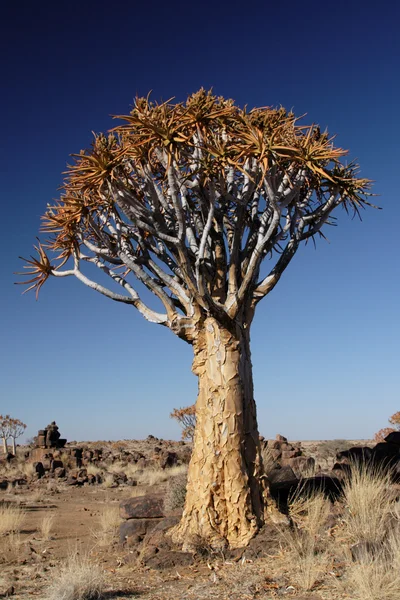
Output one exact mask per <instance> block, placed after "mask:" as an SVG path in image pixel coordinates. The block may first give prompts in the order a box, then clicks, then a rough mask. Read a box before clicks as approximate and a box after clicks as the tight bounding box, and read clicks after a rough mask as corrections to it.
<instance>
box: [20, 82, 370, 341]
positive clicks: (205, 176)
mask: <svg viewBox="0 0 400 600" xmlns="http://www.w3.org/2000/svg"><path fill="white" fill-rule="evenodd" d="M119 118H120V119H122V124H121V125H119V126H118V127H116V128H115V129H114V130H113V131H112V132H111V133H109V134H108V135H103V134H99V135H97V134H96V135H94V141H93V143H92V147H91V149H90V150H84V151H81V152H80V153H79V154H78V155H74V162H73V164H72V165H70V166H69V167H68V171H67V172H66V179H65V183H64V186H63V190H62V194H61V197H60V199H59V200H58V201H57V202H56V203H55V204H54V205H52V206H50V205H48V208H47V210H46V212H45V214H44V216H43V218H42V219H43V220H42V231H44V232H45V233H46V234H48V236H49V237H48V239H47V240H46V242H44V243H43V244H42V243H40V242H39V244H38V245H37V246H36V247H35V248H36V250H37V253H38V256H37V257H36V258H34V257H31V258H30V259H28V260H26V265H25V268H26V271H25V272H24V274H25V275H28V276H29V279H28V281H27V283H28V284H29V287H28V290H29V289H35V290H36V293H37V294H38V292H39V291H40V289H41V287H42V285H43V284H44V283H45V282H46V280H47V279H48V278H49V277H50V276H56V277H65V276H71V275H74V276H76V277H77V278H78V279H79V280H80V281H82V282H83V283H85V284H86V285H87V286H89V287H90V288H92V289H95V290H96V291H98V292H100V293H102V294H104V295H105V296H107V297H109V298H111V299H113V300H115V301H118V302H124V303H127V304H132V305H133V306H135V307H136V308H137V309H138V310H139V311H140V312H141V313H142V315H143V316H144V317H145V318H146V319H147V320H149V321H152V322H156V323H159V324H162V325H166V326H169V327H170V328H171V329H172V330H173V331H174V332H175V333H177V334H178V335H180V336H181V337H182V338H184V339H186V340H187V341H189V342H190V341H192V339H193V328H194V327H195V324H196V323H197V322H198V321H199V319H200V318H201V315H204V314H208V315H213V316H215V317H217V318H219V319H224V320H225V321H227V322H229V321H233V320H235V319H236V320H237V319H238V318H239V317H240V315H242V314H243V313H244V312H245V311H246V310H247V309H250V310H254V307H255V305H256V304H257V302H258V301H259V300H261V298H263V297H264V296H265V295H267V294H268V293H269V292H270V291H271V290H272V289H273V288H274V286H275V285H276V283H277V281H278V280H279V278H280V276H281V274H282V273H283V271H284V270H285V268H286V267H287V265H288V264H289V262H290V261H291V259H292V258H293V256H294V254H295V252H296V251H297V248H298V247H299V244H300V243H301V242H303V241H304V242H307V241H308V240H310V239H314V238H315V237H316V236H323V237H324V234H323V232H322V227H323V226H324V225H328V224H332V218H333V217H332V211H333V210H334V209H335V208H336V207H338V206H339V205H342V206H343V207H344V208H345V209H346V211H353V212H355V213H357V214H359V211H360V209H361V208H363V207H365V206H366V205H369V204H370V203H369V202H368V196H370V195H371V194H370V192H369V190H370V181H369V180H367V179H362V178H359V177H358V176H357V170H358V167H357V165H356V164H355V163H349V164H345V163H344V162H343V161H342V159H343V157H344V156H345V155H346V154H347V152H346V151H345V150H343V149H341V148H337V147H335V146H334V143H333V138H331V137H330V136H329V134H328V132H326V131H325V132H321V131H320V129H319V127H318V126H315V125H311V126H304V125H301V124H300V123H299V120H298V119H296V117H295V115H294V114H293V113H291V112H287V111H286V110H285V109H283V108H279V109H274V108H270V107H263V108H255V109H252V110H248V109H247V108H244V109H241V108H239V107H238V106H236V105H235V103H234V102H233V101H232V100H226V99H224V98H221V97H216V96H215V95H213V93H212V92H207V91H204V90H200V91H199V92H197V93H195V94H193V95H191V96H190V97H189V98H188V100H187V101H186V102H184V103H173V102H172V101H167V102H164V103H162V104H157V103H155V102H152V101H150V99H149V98H148V97H147V98H137V99H136V101H135V104H134V107H133V109H132V111H131V113H130V114H129V115H124V116H121V117H119ZM70 259H71V261H72V266H71V268H67V266H66V265H67V263H68V262H69V261H70ZM262 261H265V262H266V263H267V267H268V268H267V275H266V276H263V277H260V266H261V263H262ZM87 263H91V264H92V265H95V266H96V267H97V268H98V269H99V270H100V271H102V273H103V274H105V275H106V276H107V277H108V278H109V281H110V286H111V287H106V286H105V285H103V284H101V283H98V282H97V281H94V280H92V279H90V278H89V276H88V274H86V273H85V272H84V270H85V264H87ZM135 280H136V281H137V280H139V281H140V282H141V283H142V284H143V285H144V286H146V287H147V289H148V290H150V291H151V292H152V293H153V294H155V296H157V298H158V299H159V300H160V301H161V305H162V307H163V308H162V312H157V311H155V310H153V309H151V308H150V307H149V306H147V305H146V304H145V303H144V302H143V300H142V299H141V298H140V296H139V293H138V291H137V289H136V288H135V287H134V282H135ZM118 286H120V292H119V293H118V292H117V291H115V290H116V289H117V288H118ZM28 290H26V291H28Z"/></svg>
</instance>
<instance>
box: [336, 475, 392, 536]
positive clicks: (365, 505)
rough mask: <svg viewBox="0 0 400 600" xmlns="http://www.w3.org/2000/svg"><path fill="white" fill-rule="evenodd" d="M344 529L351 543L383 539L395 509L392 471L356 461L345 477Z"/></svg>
mask: <svg viewBox="0 0 400 600" xmlns="http://www.w3.org/2000/svg"><path fill="white" fill-rule="evenodd" d="M343 488H344V504H345V514H344V517H343V532H344V535H345V538H347V539H348V540H349V541H350V542H351V543H358V542H368V543H373V544H376V543H380V542H382V540H383V538H384V537H385V535H386V533H387V529H388V526H389V522H390V517H391V515H392V513H393V509H394V505H395V502H394V497H393V493H392V490H391V484H390V472H389V471H388V470H387V469H383V468H374V467H372V466H371V465H366V466H365V465H360V464H352V465H351V473H350V475H349V477H348V478H346V480H345V481H344V486H343Z"/></svg>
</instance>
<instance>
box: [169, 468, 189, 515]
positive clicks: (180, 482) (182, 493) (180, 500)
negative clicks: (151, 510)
mask: <svg viewBox="0 0 400 600" xmlns="http://www.w3.org/2000/svg"><path fill="white" fill-rule="evenodd" d="M186 486H187V473H180V474H179V475H176V476H175V477H172V478H171V479H170V480H169V482H168V487H167V491H166V493H165V496H164V508H165V510H166V511H168V512H170V511H173V510H176V509H177V508H183V506H184V505H185V499H186Z"/></svg>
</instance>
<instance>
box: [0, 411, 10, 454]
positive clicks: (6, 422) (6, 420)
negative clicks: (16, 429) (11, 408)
mask: <svg viewBox="0 0 400 600" xmlns="http://www.w3.org/2000/svg"><path fill="white" fill-rule="evenodd" d="M0 437H1V439H2V441H3V451H4V454H8V445H7V442H8V440H9V439H10V437H11V417H10V415H5V416H4V417H3V415H0Z"/></svg>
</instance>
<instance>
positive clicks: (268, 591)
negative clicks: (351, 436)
mask: <svg viewBox="0 0 400 600" xmlns="http://www.w3.org/2000/svg"><path fill="white" fill-rule="evenodd" d="M276 442H279V444H277V443H276ZM354 444H356V442H355V441H354V442H351V443H349V442H347V443H344V442H343V441H341V440H335V441H334V442H332V441H328V442H302V443H301V445H299V443H296V442H291V443H289V442H287V440H285V439H284V438H282V437H279V438H278V439H277V440H270V441H268V442H267V441H264V443H263V446H264V450H263V452H264V454H265V457H266V459H267V461H268V460H270V461H272V462H271V463H270V469H271V472H272V479H273V478H274V474H275V477H276V475H277V472H279V471H281V472H282V473H283V472H284V470H285V469H291V471H292V473H293V477H294V478H295V480H296V481H298V477H300V476H301V474H300V473H299V472H298V464H299V461H297V463H296V465H295V464H294V463H291V465H292V466H290V465H289V464H281V463H282V462H283V463H285V460H288V459H297V458H299V457H304V459H305V460H304V461H300V462H304V463H306V461H308V463H307V465H308V466H307V468H308V469H310V466H312V465H311V463H310V461H309V460H308V459H309V458H312V459H314V461H313V472H312V473H311V472H308V473H306V475H303V476H301V481H304V480H305V478H307V479H308V480H310V478H311V479H312V478H313V477H314V476H315V475H316V474H317V476H320V474H321V473H322V474H325V475H326V474H327V473H328V472H329V474H330V476H332V474H333V472H332V467H333V466H334V463H335V460H336V458H337V457H336V455H337V453H338V452H339V453H340V452H342V453H346V450H347V448H348V447H349V446H352V445H354ZM356 445H359V446H365V445H367V444H366V443H365V442H360V441H358V442H357V444H356ZM369 445H370V446H373V444H372V443H370V444H369ZM68 447H69V448H74V447H82V448H84V454H85V452H86V453H88V454H86V458H83V461H86V464H83V465H81V466H80V467H79V468H78V467H76V465H74V464H72V465H71V466H67V468H66V472H65V474H64V476H63V477H59V476H57V475H56V474H55V470H54V471H53V472H52V471H51V464H47V465H45V467H46V469H45V473H44V476H42V477H41V478H38V475H37V471H36V469H35V470H34V471H33V470H32V466H31V463H26V462H25V460H23V456H24V453H25V451H26V449H24V448H20V449H19V458H18V463H17V464H15V463H16V461H14V464H12V462H13V461H11V463H10V464H6V463H4V462H3V464H2V465H0V482H1V481H2V482H3V484H2V485H0V488H2V489H0V510H2V509H3V514H2V515H1V514H0V531H1V522H2V521H1V518H3V522H4V519H5V518H6V517H5V516H4V515H6V510H5V509H7V507H11V508H12V509H15V510H16V511H17V512H18V511H19V512H20V516H21V520H20V523H19V525H18V527H17V526H16V527H15V528H14V533H10V532H7V531H6V532H3V534H0V567H1V571H0V595H1V593H2V594H3V596H6V595H7V594H8V595H9V596H11V595H12V596H13V597H15V598H21V599H22V598H23V599H27V598H28V597H29V598H30V597H35V596H36V597H38V598H41V599H45V598H49V599H50V600H61V598H62V599H64V598H65V600H72V598H73V597H72V596H68V595H66V596H65V597H64V596H60V595H59V593H58V596H55V595H54V594H55V593H54V591H53V592H51V591H49V590H51V586H52V584H54V582H56V581H57V580H58V579H59V576H60V573H62V572H63V569H64V568H65V564H66V561H67V560H68V557H70V556H75V557H76V556H78V560H80V559H82V561H83V562H85V561H87V562H88V564H89V565H90V566H91V568H93V569H95V568H99V569H100V571H101V577H104V584H103V588H102V589H103V591H102V594H103V595H102V597H103V598H116V599H118V598H120V599H128V598H132V599H133V598H141V599H144V600H158V599H160V600H161V599H163V600H172V599H173V600H184V599H185V600H186V599H193V600H202V599H208V598H213V599H215V600H223V599H228V598H229V599H233V600H247V599H248V600H250V599H256V598H257V599H272V598H279V597H284V598H285V597H287V598H293V599H295V600H318V599H319V600H324V599H328V598H354V599H356V600H361V599H362V600H382V599H383V598H384V597H385V599H387V600H392V599H393V600H395V598H397V597H398V596H396V595H392V596H391V595H387V596H383V595H382V596H381V597H379V596H376V597H375V596H374V595H370V596H368V595H366V592H365V590H364V588H363V587H362V585H363V584H362V583H360V584H357V583H356V582H355V578H356V575H357V572H356V571H357V569H356V567H357V566H358V564H359V563H358V562H357V560H356V562H354V561H353V558H354V557H353V558H352V552H353V554H354V552H357V551H359V552H361V553H364V554H365V552H364V551H365V548H364V547H363V546H359V544H360V542H361V544H362V543H364V542H365V540H362V539H361V540H358V538H357V535H356V534H354V532H352V531H350V528H349V526H348V522H347V521H348V519H347V517H346V515H347V514H348V513H347V512H346V511H347V508H348V507H346V502H345V501H343V499H340V498H339V499H336V500H335V501H334V502H331V500H329V499H328V500H325V499H323V500H322V501H321V502H322V504H321V505H320V506H319V505H318V502H317V503H314V504H313V505H311V504H309V505H307V504H304V501H303V500H301V499H300V498H297V499H296V498H295V500H294V503H293V505H292V506H291V507H290V510H289V511H288V510H286V511H284V512H286V514H283V515H281V514H280V513H278V512H277V511H273V512H272V513H271V519H270V520H269V522H268V524H267V525H266V527H265V528H264V530H263V531H262V532H261V534H260V535H259V536H257V537H256V538H255V539H254V540H253V542H252V543H251V544H250V546H249V547H248V548H247V549H246V550H244V551H241V552H232V553H229V552H227V553H214V552H213V551H212V550H211V549H210V548H207V547H204V546H203V547H200V546H199V547H198V548H197V549H195V550H194V551H193V552H192V553H191V554H190V555H189V554H187V553H181V552H179V549H176V548H172V547H171V546H170V544H169V542H168V541H167V542H165V536H164V535H163V530H164V529H166V526H167V525H171V524H173V523H174V522H176V520H177V519H178V518H179V514H180V510H181V509H180V508H179V506H176V505H179V503H180V497H179V493H180V491H181V489H182V482H184V477H185V470H186V466H187V461H188V458H189V456H190V445H188V444H182V443H179V442H167V441H163V440H156V439H154V438H148V439H147V440H144V441H140V442H135V441H122V442H112V443H111V442H96V443H86V444H84V443H82V444H76V443H72V444H70V445H69V446H67V448H68ZM96 449H97V450H99V449H101V450H102V459H101V461H98V460H97V461H96V460H95V461H93V457H94V451H95V450H96ZM271 450H274V451H275V454H274V455H273V456H271V452H270V451H271ZM90 452H93V456H92V458H90V459H89V458H88V457H90ZM279 452H280V453H281V454H280V455H279ZM282 453H286V454H285V456H282ZM290 453H292V454H291V455H290V456H289V454H290ZM293 453H294V454H295V455H293ZM67 456H69V457H70V458H71V454H68V453H64V456H63V458H64V461H65V462H66V460H67ZM341 460H342V462H343V463H345V462H346V456H344V457H342V459H341ZM27 465H30V466H27ZM56 468H59V467H56ZM62 468H65V466H63V467H62ZM336 474H338V472H337V473H336ZM90 475H94V476H95V479H94V480H93V479H90V477H89V476H90ZM286 475H287V471H286ZM289 475H290V476H288V475H287V476H286V478H283V479H282V477H281V480H279V477H277V479H276V480H277V482H278V483H277V485H278V487H279V485H282V482H283V483H284V484H285V485H287V482H289V484H290V485H292V484H293V477H292V475H291V474H290V473H289ZM96 477H97V479H96ZM341 477H342V476H341V475H339V479H340V478H341ZM4 482H6V485H4ZM364 485H366V486H367V487H368V482H367V483H366V484H365V482H364ZM385 486H386V487H388V486H387V482H386V483H385ZM367 487H365V490H364V492H363V494H364V495H366V494H369V493H370V492H369V491H368V489H367ZM382 489H383V488H382ZM398 493H399V492H398V485H396V484H395V483H393V482H391V483H390V494H391V496H390V498H389V499H387V502H389V503H390V510H391V515H392V516H391V518H393V514H395V513H396V510H397V513H396V514H397V515H398V516H397V517H396V518H399V516H400V511H399V510H398V505H399V504H398V501H397V495H398ZM167 498H168V499H169V500H168V501H169V502H170V504H171V502H172V504H171V505H170V506H169V507H167V508H168V510H167V509H166V508H165V507H164V502H165V500H166V499H167ZM385 498H386V496H385ZM174 502H175V504H174ZM302 502H303V503H302ZM381 504H382V512H384V510H386V509H385V508H384V502H383V500H382V503H381ZM286 508H287V507H286ZM371 510H375V513H376V506H375V507H374V506H372V505H371ZM146 511H148V512H146ZM149 511H150V512H149ZM318 511H319V512H318ZM393 511H394V512H393ZM280 516H281V518H280ZM122 517H123V518H122ZM346 519H347V521H346ZM290 523H291V525H290ZM385 523H386V521H385ZM121 525H122V528H121ZM383 525H384V524H383V520H382V524H381V526H382V527H383ZM385 526H386V524H385ZM124 527H125V529H124ZM390 527H394V525H393V523H392V522H391V525H390ZM396 527H397V525H396ZM310 531H312V534H309V532H310ZM397 531H398V530H397V529H396V532H397ZM357 544H358V546H357ZM354 548H356V549H355V550H354ZM357 548H358V550H357ZM360 548H361V549H360ZM392 553H393V552H392ZM370 558H371V557H370V555H369V554H368V556H367V559H368V560H370ZM365 560H366V556H364V555H363V561H361V562H362V567H363V569H364V572H365V570H367V571H368V568H370V567H371V565H370V564H369V563H366V562H365ZM385 560H386V559H385ZM391 560H392V559H391ZM396 560H397V559H396ZM398 560H399V565H398V566H400V545H399V556H398ZM370 562H371V561H370ZM379 565H381V563H379ZM379 565H378V566H379ZM382 565H383V563H382ZM382 565H381V566H379V568H381V571H379V573H380V574H378V576H379V577H380V578H384V577H386V574H385V573H386V571H385V572H383V571H384V566H382ZM372 566H373V567H374V569H375V570H376V567H377V565H375V564H374V565H372ZM389 566H390V568H391V570H393V569H392V567H393V564H391V565H389ZM382 569H383V571H382ZM100 571H99V573H100ZM376 577H377V576H376ZM376 577H375V578H376ZM364 578H365V576H364ZM398 583H400V581H399V582H398ZM357 586H358V587H359V588H360V589H359V590H358V589H357ZM360 586H361V587H360ZM397 589H398V588H397ZM377 593H378V592H377ZM371 594H372V592H371Z"/></svg>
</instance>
